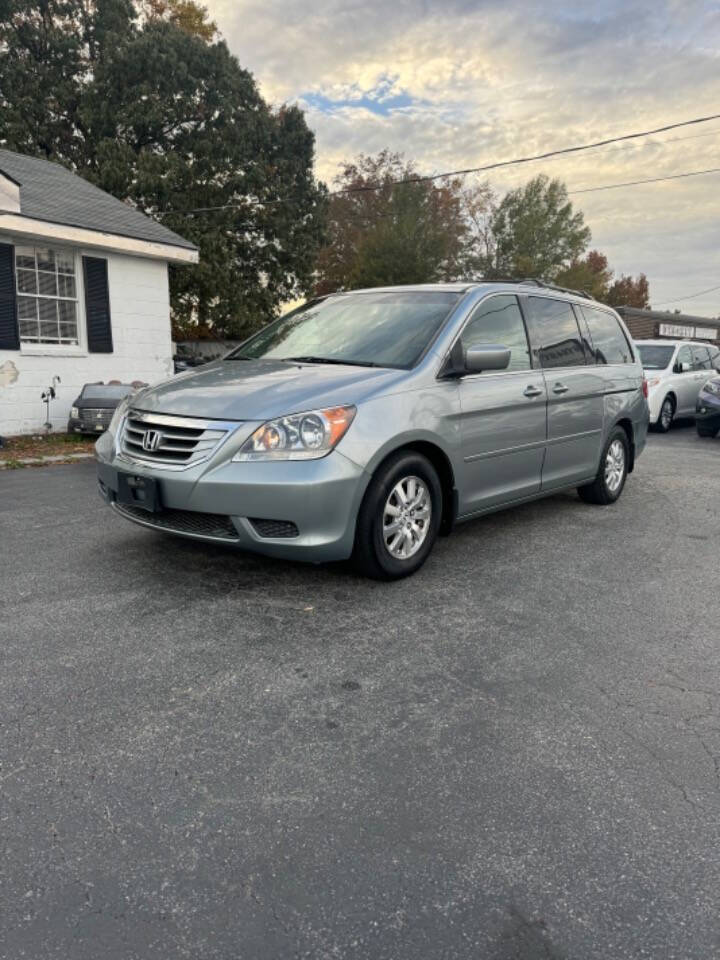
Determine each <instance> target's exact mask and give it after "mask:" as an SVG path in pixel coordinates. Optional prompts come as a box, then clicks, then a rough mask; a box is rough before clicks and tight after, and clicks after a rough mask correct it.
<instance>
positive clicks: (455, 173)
mask: <svg viewBox="0 0 720 960" xmlns="http://www.w3.org/2000/svg"><path fill="white" fill-rule="evenodd" d="M711 120H720V113H715V114H712V115H711V116H708V117H695V118H694V119H692V120H681V121H679V122H678V123H668V124H665V126H662V127H656V128H655V129H653V130H643V131H641V132H639V133H626V134H623V135H622V136H619V137H608V138H607V139H605V140H596V141H595V142H594V143H585V144H581V145H578V146H574V147H563V148H562V149H560V150H548V151H547V152H545V153H538V154H534V155H532V156H527V157H515V158H514V159H513V160H499V161H497V162H495V163H487V164H484V165H483V166H479V167H465V168H463V169H461V170H448V171H445V172H444V173H433V174H427V175H425V176H417V177H404V178H403V179H402V180H389V181H387V182H386V183H380V184H366V185H364V186H361V187H344V188H343V189H341V190H331V191H329V196H331V197H334V196H344V195H348V194H353V193H373V192H377V191H378V190H384V189H386V188H387V187H396V186H401V185H403V184H406V183H429V182H430V181H433V180H443V179H445V178H446V177H460V176H465V175H466V174H469V173H486V172H487V171H489V170H498V169H500V168H501V167H510V166H515V165H517V164H521V163H531V162H533V161H535V160H547V159H549V158H550V157H558V156H564V155H567V154H569V153H579V152H580V151H583V150H594V149H596V148H598V147H605V146H608V144H611V143H621V142H624V141H626V140H636V139H638V138H640V137H650V136H653V135H654V134H656V133H666V132H667V131H668V130H677V129H678V128H679V127H689V126H694V125H696V124H699V123H708V122H709V121H711ZM595 189H598V188H595ZM291 202H292V198H291V197H277V198H275V199H274V200H258V201H255V204H254V205H255V206H263V207H264V206H269V205H270V204H276V203H291ZM244 206H247V203H241V204H238V203H226V204H221V205H219V206H216V207H196V208H195V209H193V210H186V211H183V214H190V213H209V212H211V211H214V210H230V209H236V208H238V207H244ZM178 212H179V211H178ZM173 213H175V211H172V210H166V211H163V212H160V213H156V214H155V216H156V217H163V216H168V215H171V214H173Z"/></svg>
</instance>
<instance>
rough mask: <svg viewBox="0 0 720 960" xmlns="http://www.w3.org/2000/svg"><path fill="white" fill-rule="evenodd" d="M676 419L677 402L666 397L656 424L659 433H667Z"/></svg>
mask: <svg viewBox="0 0 720 960" xmlns="http://www.w3.org/2000/svg"><path fill="white" fill-rule="evenodd" d="M674 417H675V401H674V400H673V398H672V397H669V396H668V397H665V399H664V400H663V402H662V406H661V407H660V413H659V415H658V418H657V421H656V422H655V429H656V430H657V431H658V433H667V432H668V430H669V429H670V427H671V426H672V422H673V419H674Z"/></svg>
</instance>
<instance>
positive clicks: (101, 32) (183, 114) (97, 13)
mask: <svg viewBox="0 0 720 960" xmlns="http://www.w3.org/2000/svg"><path fill="white" fill-rule="evenodd" d="M194 6H195V5H193V4H192V3H190V2H189V0H167V2H166V0H162V2H161V0H153V2H152V5H150V6H146V7H145V8H144V9H143V11H142V16H141V17H138V15H137V13H138V11H137V10H136V8H135V7H133V6H132V4H131V3H130V2H129V0H32V2H31V3H27V2H21V0H0V142H2V143H3V144H4V145H5V146H7V147H8V148H9V149H12V150H18V151H20V152H22V153H30V154H35V155H38V156H44V157H46V158H48V159H50V160H56V161H58V162H60V163H63V164H65V165H66V166H68V167H70V168H71V169H74V170H75V171H77V172H78V173H79V174H81V175H82V176H84V177H86V178H88V179H90V180H92V181H93V182H94V183H96V184H97V185H98V186H100V187H102V188H103V189H105V190H108V191H109V192H110V193H112V194H114V195H115V196H117V197H119V198H120V199H123V200H126V201H128V202H130V203H132V204H133V205H135V206H136V207H137V208H138V209H140V210H142V211H143V212H145V213H147V214H148V215H150V216H154V217H156V218H157V219H159V220H161V222H162V223H164V224H165V225H166V226H168V227H170V228H171V229H174V230H176V231H178V232H179V233H181V234H183V236H185V237H187V238H188V239H190V240H193V241H194V242H196V243H197V244H198V246H199V247H200V258H201V262H200V264H199V265H198V266H194V267H183V268H180V269H177V270H171V302H172V310H173V320H174V323H175V326H176V329H177V330H179V331H180V332H182V331H183V330H187V329H188V328H193V327H196V326H197V325H201V326H203V327H205V328H211V329H212V330H214V331H215V333H216V334H217V335H221V336H239V335H243V334H245V333H247V332H250V331H251V330H252V329H253V328H254V327H256V326H258V325H259V324H261V323H262V322H264V321H266V320H268V319H270V317H271V316H272V315H273V314H274V313H275V311H276V310H277V308H278V307H279V305H280V304H281V303H282V302H284V301H286V300H288V299H292V298H293V297H297V296H299V295H301V294H303V293H305V292H306V291H307V290H308V289H309V287H310V285H311V282H312V278H313V266H314V259H315V252H316V250H317V248H318V246H319V244H320V242H321V240H322V236H323V224H324V214H325V195H326V191H325V190H324V188H322V187H321V186H318V185H317V184H316V183H315V181H314V178H313V175H312V165H313V155H314V138H313V135H312V133H311V132H310V130H309V129H308V127H307V125H306V123H305V119H304V116H303V114H302V113H301V111H300V110H299V109H297V108H295V107H284V108H280V109H279V110H277V111H273V110H271V109H270V108H269V107H268V105H267V104H266V103H265V102H264V101H263V99H262V98H261V96H260V94H259V93H258V90H257V86H256V84H255V81H254V80H253V78H252V76H251V75H250V74H249V73H248V72H247V71H245V70H243V69H242V68H241V67H240V65H239V64H238V62H237V60H236V59H235V58H234V57H233V56H232V55H231V54H230V52H229V51H228V49H227V46H226V45H225V43H224V42H222V41H215V42H211V41H210V39H208V35H207V30H206V29H205V28H207V29H209V28H210V27H211V26H212V27H213V34H214V25H211V24H207V23H206V16H205V12H204V10H203V8H199V7H195V9H196V10H197V11H198V12H197V13H193V11H192V9H190V8H191V7H194ZM78 24H80V25H81V26H80V29H79V30H78ZM203 25H204V26H203ZM278 200H282V201H283V202H282V203H279V202H276V201H278ZM268 201H269V202H268ZM207 208H212V209H207ZM198 209H200V210H201V211H202V212H197V213H195V212H193V211H197V210H198Z"/></svg>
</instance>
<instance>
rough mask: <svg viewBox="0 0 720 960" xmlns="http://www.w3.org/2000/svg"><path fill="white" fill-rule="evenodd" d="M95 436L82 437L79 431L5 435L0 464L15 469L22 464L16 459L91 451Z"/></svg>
mask: <svg viewBox="0 0 720 960" xmlns="http://www.w3.org/2000/svg"><path fill="white" fill-rule="evenodd" d="M96 439H97V437H95V436H92V437H84V436H82V435H81V434H79V433H42V434H29V433H28V434H21V435H20V436H17V437H5V443H4V445H3V446H2V447H0V464H2V465H3V466H5V467H10V469H16V467H21V466H23V464H21V463H19V462H18V461H20V460H24V459H26V458H28V457H66V456H67V455H68V454H70V453H92V452H93V444H94V442H95V440H96Z"/></svg>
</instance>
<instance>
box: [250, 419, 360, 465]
mask: <svg viewBox="0 0 720 960" xmlns="http://www.w3.org/2000/svg"><path fill="white" fill-rule="evenodd" d="M354 416H355V407H331V408H330V409H329V410H308V411H306V412H305V413H293V414H291V415H290V416H288V417H278V418H277V420H268V421H267V423H264V424H263V425H262V426H261V427H258V429H257V430H256V431H255V433H253V435H252V436H251V437H248V439H247V440H246V441H245V443H244V444H243V445H242V447H240V449H239V450H238V452H237V453H236V454H235V456H234V457H233V460H318V459H319V458H320V457H324V456H326V455H327V454H328V453H330V451H331V450H332V449H333V447H335V446H336V444H337V443H338V442H339V441H340V439H341V438H342V437H343V436H344V435H345V433H346V431H347V429H348V427H349V426H350V424H351V423H352V422H353V418H354Z"/></svg>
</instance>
